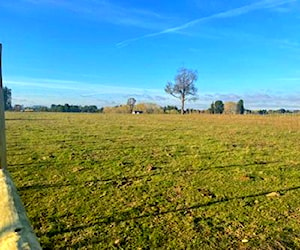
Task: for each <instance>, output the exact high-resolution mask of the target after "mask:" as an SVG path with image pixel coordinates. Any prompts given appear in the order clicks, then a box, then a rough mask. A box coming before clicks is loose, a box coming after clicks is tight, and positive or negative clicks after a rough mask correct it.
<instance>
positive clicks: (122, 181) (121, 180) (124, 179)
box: [12, 161, 278, 191]
mask: <svg viewBox="0 0 300 250" xmlns="http://www.w3.org/2000/svg"><path fill="white" fill-rule="evenodd" d="M49 163H50V162H49ZM274 163H278V162H277V161H274V162H265V161H261V162H258V161H255V162H253V163H247V164H242V165H241V164H232V165H226V166H214V167H208V168H199V169H183V170H176V171H172V172H170V171H159V168H158V169H157V170H153V171H152V172H150V173H148V174H144V175H137V176H117V177H114V178H103V179H93V180H88V181H81V182H63V183H53V184H48V183H41V184H34V185H29V186H22V187H18V190H19V191H27V190H32V189H35V190H41V189H47V188H63V187H68V186H79V185H88V184H90V183H97V182H111V183H112V184H113V185H115V186H116V187H121V186H123V185H126V184H128V183H132V182H134V181H139V180H142V179H147V178H151V177H154V176H160V175H175V174H182V173H187V172H196V173H197V172H202V171H208V170H211V169H227V168H234V167H248V166H255V165H268V164H274ZM19 165H20V166H21V167H22V166H27V165H32V166H45V164H44V163H42V162H41V163H25V164H19ZM61 165H67V164H61ZM12 166H13V165H12Z"/></svg>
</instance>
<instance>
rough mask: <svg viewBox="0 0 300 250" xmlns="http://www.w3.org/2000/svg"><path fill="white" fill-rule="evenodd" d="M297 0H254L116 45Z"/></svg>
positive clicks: (122, 45) (123, 44)
mask: <svg viewBox="0 0 300 250" xmlns="http://www.w3.org/2000/svg"><path fill="white" fill-rule="evenodd" d="M295 1H297V0H264V1H259V2H255V3H252V4H249V5H245V6H242V7H239V8H234V9H231V10H228V11H223V12H219V13H216V14H213V15H210V16H207V17H201V18H198V19H194V20H192V21H189V22H186V23H184V24H182V25H179V26H175V27H172V28H168V29H164V30H161V31H159V32H155V33H149V34H146V35H143V36H139V37H135V38H131V39H127V40H124V41H122V42H119V43H117V44H116V45H117V47H124V46H127V45H129V44H130V43H132V42H135V41H138V40H141V39H145V38H150V37H155V36H160V35H163V34H168V33H175V32H179V31H181V30H184V29H187V28H190V27H192V26H195V25H198V24H200V23H205V22H209V21H212V20H215V19H224V18H231V17H236V16H240V15H244V14H247V13H249V12H252V11H256V10H262V9H272V8H276V7H279V6H282V5H285V4H288V3H291V2H295Z"/></svg>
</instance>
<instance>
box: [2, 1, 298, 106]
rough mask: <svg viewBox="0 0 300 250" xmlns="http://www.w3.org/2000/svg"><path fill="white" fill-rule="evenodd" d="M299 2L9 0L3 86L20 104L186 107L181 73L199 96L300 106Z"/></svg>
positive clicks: (203, 103)
mask: <svg viewBox="0 0 300 250" xmlns="http://www.w3.org/2000/svg"><path fill="white" fill-rule="evenodd" d="M299 27H300V1H299V0H251V1H250V0H228V1H223V0H187V1H179V0H173V1H157V0H152V1H143V0H126V1H120V0H119V1H113V0H112V1H110V0H14V1H5V0H0V42H1V43H2V44H3V78H4V85H5V86H8V87H9V88H11V89H12V94H13V104H24V105H25V106H31V105H51V104H52V103H55V104H58V103H61V104H64V103H69V104H79V105H86V104H91V105H92V104H96V105H97V106H99V107H101V106H112V105H118V104H124V103H126V101H127V99H128V98H129V97H135V98H136V99H137V101H138V102H155V103H158V104H160V105H169V104H170V105H177V104H178V105H179V101H178V100H176V99H174V98H173V97H171V96H168V95H167V94H166V93H165V92H164V86H165V85H166V83H167V82H168V81H173V79H174V76H175V74H176V72H177V69H178V68H179V67H182V66H184V67H187V68H190V69H194V70H197V71H198V75H199V77H198V81H197V82H196V86H197V88H198V90H199V99H198V100H197V101H195V102H191V103H189V104H188V105H187V107H193V108H200V109H207V108H208V107H209V105H210V103H211V102H212V101H215V100H218V99H221V100H223V101H238V100H239V99H243V100H244V101H245V106H246V108H250V109H260V108H267V109H269V108H273V109H276V108H287V109H300V32H299V31H300V28H299Z"/></svg>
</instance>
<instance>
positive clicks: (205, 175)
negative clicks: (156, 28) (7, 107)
mask: <svg viewBox="0 0 300 250" xmlns="http://www.w3.org/2000/svg"><path fill="white" fill-rule="evenodd" d="M6 127H7V149H8V152H7V154H8V170H9V171H10V173H11V175H12V176H13V179H14V182H15V184H16V186H17V188H18V190H19V194H20V196H21V198H22V200H23V203H24V205H25V207H26V209H27V213H28V216H29V218H30V220H31V222H32V225H33V227H34V229H35V231H36V233H37V236H38V237H39V239H40V242H41V244H42V247H43V248H45V249H47V248H49V249H67V248H69V249H70V248H75V249H78V248H81V249H106V248H109V249H110V248H112V249H114V248H115V249H228V248H232V249H285V248H290V249H300V157H299V156H300V154H299V152H300V143H299V139H300V116H292V115H291V116H225V115H220V116H218V115H187V116H180V115H104V114H62V113H60V114H59V113H57V114H56V113H7V114H6ZM271 192H277V193H275V194H276V195H275V196H274V197H268V196H267V194H269V193H271Z"/></svg>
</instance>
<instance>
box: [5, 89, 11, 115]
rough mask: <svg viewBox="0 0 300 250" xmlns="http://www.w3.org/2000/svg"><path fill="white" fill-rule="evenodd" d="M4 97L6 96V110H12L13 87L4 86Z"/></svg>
mask: <svg viewBox="0 0 300 250" xmlns="http://www.w3.org/2000/svg"><path fill="white" fill-rule="evenodd" d="M3 98H4V109H5V110H11V109H12V105H11V99H12V98H11V89H9V88H7V87H4V88H3Z"/></svg>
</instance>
